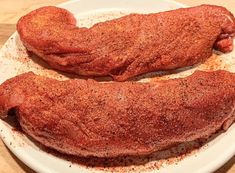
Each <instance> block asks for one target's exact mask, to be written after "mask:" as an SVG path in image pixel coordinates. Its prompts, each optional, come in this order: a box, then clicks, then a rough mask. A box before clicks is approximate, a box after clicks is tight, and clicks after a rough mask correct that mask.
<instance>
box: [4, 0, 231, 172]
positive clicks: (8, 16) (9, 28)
mask: <svg viewBox="0 0 235 173" xmlns="http://www.w3.org/2000/svg"><path fill="white" fill-rule="evenodd" d="M177 1H179V2H182V3H184V4H186V5H189V6H194V5H199V4H203V3H207V4H216V5H222V6H224V7H226V8H227V9H229V10H230V11H231V12H233V14H235V2H234V0H224V1H217V0H207V1H206V2H205V1H203V0H195V1H190V0H177ZM61 2H65V0H47V1H46V0H35V1H34V0H1V1H0V6H1V10H0V47H1V46H2V45H3V44H4V42H5V41H6V40H7V39H8V37H9V36H10V35H11V34H12V33H13V32H14V31H15V24H16V22H17V20H18V19H19V17H20V16H22V15H24V14H26V13H27V12H29V11H32V10H33V9H36V8H38V7H41V6H45V5H57V4H59V3H61ZM218 157H219V155H218ZM16 172H17V173H33V172H34V171H32V170H31V169H30V168H28V167H27V166H25V165H24V164H23V163H22V162H21V161H20V160H18V159H17V158H16V157H15V156H14V155H13V154H12V153H11V152H10V151H9V150H8V149H7V148H6V146H5V145H4V144H3V142H2V141H1V140H0V173H16ZM216 173H235V156H234V157H233V158H232V159H230V160H229V161H228V162H227V163H226V164H225V165H224V166H223V167H222V168H220V169H219V170H217V171H216Z"/></svg>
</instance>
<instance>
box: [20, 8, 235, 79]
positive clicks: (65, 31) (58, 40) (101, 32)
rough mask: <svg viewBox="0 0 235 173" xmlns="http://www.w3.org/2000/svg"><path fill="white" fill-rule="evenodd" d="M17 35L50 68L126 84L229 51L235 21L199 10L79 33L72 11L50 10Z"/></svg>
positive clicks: (23, 24)
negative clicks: (213, 54) (140, 76)
mask: <svg viewBox="0 0 235 173" xmlns="http://www.w3.org/2000/svg"><path fill="white" fill-rule="evenodd" d="M78 23H79V21H78ZM17 31H18V33H19V35H20V38H21V40H22V42H23V43H24V45H25V47H26V48H27V49H28V50H29V51H32V52H33V53H35V54H37V55H38V56H39V57H41V58H42V59H44V60H45V61H46V62H48V64H49V65H50V66H51V67H53V68H54V69H58V70H62V71H66V72H70V73H76V74H79V75H84V76H107V75H109V76H112V77H113V79H114V80H117V81H124V80H127V79H129V78H131V77H134V76H137V75H139V74H144V73H148V72H152V71H160V70H171V69H176V68H181V67H186V66H191V65H194V64H196V63H200V62H202V61H204V60H205V59H207V58H208V57H210V56H211V55H212V49H213V47H214V48H215V49H218V50H220V51H222V52H229V51H231V50H232V49H233V44H232V42H233V39H232V37H233V36H234V33H235V18H234V16H233V15H232V14H231V13H230V12H229V11H228V10H226V9H225V8H223V7H220V6H213V5H202V6H197V7H192V8H182V9H177V10H172V11H167V12H161V13H155V14H130V15H127V16H124V17H121V18H118V19H114V20H110V21H106V22H101V23H98V24H95V25H94V26H92V27H91V28H79V27H76V20H75V18H74V16H73V15H72V14H71V13H70V12H68V11H67V10H65V9H61V8H57V7H51V6H50V7H42V8H39V9H37V10H35V11H33V12H31V13H29V14H27V15H25V16H23V17H22V18H21V19H20V20H19V22H18V24H17Z"/></svg>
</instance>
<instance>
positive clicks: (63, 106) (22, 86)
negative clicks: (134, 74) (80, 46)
mask: <svg viewBox="0 0 235 173" xmlns="http://www.w3.org/2000/svg"><path fill="white" fill-rule="evenodd" d="M9 112H11V113H12V112H15V115H16V116H17V119H18V121H19V123H20V125H21V127H22V129H23V131H24V132H25V133H26V134H28V135H30V136H31V137H33V138H34V139H35V140H37V141H38V142H40V143H42V144H43V145H45V146H47V147H50V148H53V149H56V150H58V151H60V152H62V153H67V154H72V155H78V156H84V157H87V156H97V157H116V156H123V155H145V154H150V153H153V152H156V151H159V150H163V149H167V148H169V147H172V146H174V145H177V144H179V143H182V142H187V141H193V140H196V139H201V138H207V137H208V136H209V135H211V134H213V133H215V132H217V131H218V130H220V129H225V130H226V129H227V128H228V127H229V126H230V125H231V124H232V123H233V122H234V120H235V74H233V73H229V72H226V71H215V72H200V71H197V72H195V73H194V74H193V75H191V76H189V77H186V78H182V79H173V80H167V81H161V82H152V83H133V82H123V83H98V82H96V81H93V80H88V81H86V80H77V79H74V80H67V81H57V80H54V79H50V78H46V77H41V76H37V75H35V74H33V73H25V74H22V75H19V76H17V77H14V78H12V79H9V80H7V81H6V82H4V83H3V84H2V85H0V117H1V118H3V119H4V118H6V117H7V115H8V114H9Z"/></svg>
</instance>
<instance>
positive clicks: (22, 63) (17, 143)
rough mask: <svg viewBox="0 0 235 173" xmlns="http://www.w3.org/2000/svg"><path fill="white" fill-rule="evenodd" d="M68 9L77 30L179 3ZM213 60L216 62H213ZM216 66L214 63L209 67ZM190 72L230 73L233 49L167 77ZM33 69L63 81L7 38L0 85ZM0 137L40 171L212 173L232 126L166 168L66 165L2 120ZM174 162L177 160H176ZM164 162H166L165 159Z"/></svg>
mask: <svg viewBox="0 0 235 173" xmlns="http://www.w3.org/2000/svg"><path fill="white" fill-rule="evenodd" d="M59 6H60V7H63V8H66V9H68V10H70V11H71V12H72V13H74V15H75V16H76V18H77V19H78V25H79V26H91V25H92V24H94V23H95V22H98V21H104V20H107V19H111V18H114V17H119V16H122V15H124V14H127V13H130V12H139V13H149V12H159V11H165V10H171V9H175V8H179V7H184V5H182V4H180V3H177V2H174V1H170V0H167V1H166V0H165V1H163V0H158V1H157V0H135V1H134V0H97V1H95V0H77V1H69V2H66V3H64V4H61V5H59ZM216 62H219V63H216ZM215 64H216V65H215ZM196 69H202V70H207V69H226V70H229V71H233V72H235V51H233V52H232V53H230V54H223V55H220V56H213V57H211V58H210V59H209V60H208V61H207V62H205V63H204V64H202V65H199V66H197V67H195V68H192V69H187V70H185V71H183V72H179V73H177V74H174V75H168V76H167V77H170V78H174V77H182V76H187V75H189V74H191V73H192V72H193V71H195V70H196ZM27 71H33V72H35V73H37V74H41V75H45V76H49V77H53V78H57V79H61V78H62V79H66V78H67V77H65V76H63V75H62V74H60V73H57V72H56V71H54V70H51V69H49V68H48V66H47V65H46V64H45V63H44V62H43V61H41V60H38V59H34V58H28V55H27V54H26V51H25V48H24V47H23V46H22V44H21V42H20V40H19V37H18V35H17V33H15V34H13V35H12V36H11V38H10V39H9V40H8V41H7V42H6V44H5V45H4V46H3V48H2V49H1V51H0V74H1V75H0V83H2V82H3V81H5V80H6V79H8V78H10V77H14V76H15V75H17V74H20V73H23V72H27ZM0 136H1V138H2V139H3V141H4V143H5V144H6V145H7V147H8V148H9V149H10V150H11V151H12V152H13V153H14V154H15V155H16V156H17V157H18V158H19V159H20V160H22V161H23V162H24V163H25V164H26V165H28V166H29V167H31V168H32V169H34V170H35V171H37V172H43V173H64V172H70V173H75V172H76V173H77V172H102V170H103V171H106V172H110V171H118V172H141V171H143V172H160V173H165V172H171V173H175V172H198V173H202V172H212V171H214V170H216V169H217V168H219V167H220V166H221V165H223V164H224V163H225V162H226V161H227V160H228V159H229V158H231V157H232V156H233V155H234V154H235V140H234V136H235V125H233V126H232V127H230V128H229V130H228V131H227V132H225V133H223V134H221V135H219V136H218V137H216V138H215V139H213V140H211V141H210V142H209V143H208V144H207V145H206V146H204V147H203V148H201V149H200V150H198V151H196V152H194V153H193V154H190V155H188V156H187V157H186V158H184V159H183V160H181V161H178V162H177V163H172V164H166V163H167V161H164V160H153V161H149V162H147V163H146V164H144V165H135V166H134V165H132V166H126V167H121V166H120V167H117V168H104V169H103V168H92V167H85V166H83V165H81V164H77V163H71V162H70V161H66V160H64V159H62V158H59V157H56V156H54V155H51V154H48V153H47V152H45V151H43V150H41V149H39V148H38V146H36V145H35V143H33V142H32V141H31V140H30V139H28V138H27V137H26V136H25V135H24V134H21V133H18V132H15V131H14V130H12V126H10V125H9V124H8V123H6V122H5V121H2V120H0ZM176 159H178V160H179V158H176ZM168 162H169V161H168ZM159 165H161V167H160V168H159Z"/></svg>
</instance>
